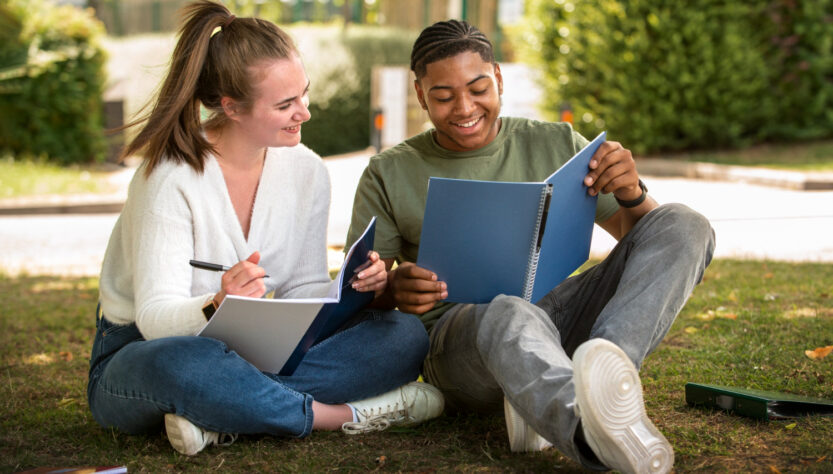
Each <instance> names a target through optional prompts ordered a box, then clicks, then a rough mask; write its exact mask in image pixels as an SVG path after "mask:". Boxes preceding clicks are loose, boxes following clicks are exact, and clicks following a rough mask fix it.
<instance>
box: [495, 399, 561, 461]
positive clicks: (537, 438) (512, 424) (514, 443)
mask: <svg viewBox="0 0 833 474" xmlns="http://www.w3.org/2000/svg"><path fill="white" fill-rule="evenodd" d="M503 416H504V417H505V418H506V432H507V434H508V435H509V450H510V451H512V452H513V453H529V452H536V451H542V450H544V449H546V448H550V447H552V443H550V442H549V441H547V440H546V439H545V438H544V437H543V436H541V435H539V434H538V433H536V432H535V430H533V429H532V427H531V426H529V425H528V424H527V422H526V421H525V420H524V419H523V417H521V415H520V414H519V413H518V412H517V411H515V408H513V407H512V405H511V404H510V403H509V400H507V399H505V398H504V399H503Z"/></svg>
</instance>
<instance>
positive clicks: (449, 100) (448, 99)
mask: <svg viewBox="0 0 833 474" xmlns="http://www.w3.org/2000/svg"><path fill="white" fill-rule="evenodd" d="M451 99H452V98H451V97H437V98H436V99H435V100H436V101H437V102H451Z"/></svg>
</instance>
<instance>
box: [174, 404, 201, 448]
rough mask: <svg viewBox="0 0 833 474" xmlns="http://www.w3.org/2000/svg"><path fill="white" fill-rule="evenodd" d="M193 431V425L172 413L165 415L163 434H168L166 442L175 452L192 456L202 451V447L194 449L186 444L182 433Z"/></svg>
mask: <svg viewBox="0 0 833 474" xmlns="http://www.w3.org/2000/svg"><path fill="white" fill-rule="evenodd" d="M193 429H194V425H193V424H192V423H191V422H190V421H188V420H186V419H185V418H183V417H181V416H178V415H175V414H173V413H167V414H165V432H166V433H167V434H168V441H169V442H170V443H171V446H173V448H174V449H175V450H177V451H178V452H179V453H181V454H184V455H186V456H193V455H195V454H197V453H199V452H200V451H202V447H200V448H199V449H196V446H187V445H188V444H189V443H186V441H185V435H184V433H186V432H190V431H192V430H193Z"/></svg>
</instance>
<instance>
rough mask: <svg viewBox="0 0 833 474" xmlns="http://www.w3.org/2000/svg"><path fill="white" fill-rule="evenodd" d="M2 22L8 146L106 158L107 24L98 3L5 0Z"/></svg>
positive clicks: (54, 155)
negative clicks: (97, 13) (98, 14)
mask: <svg viewBox="0 0 833 474" xmlns="http://www.w3.org/2000/svg"><path fill="white" fill-rule="evenodd" d="M0 23H2V24H0V30H2V33H0V36H2V38H0V39H2V41H0V150H2V151H4V152H9V153H12V154H14V155H16V156H32V157H38V158H46V159H48V160H50V161H53V162H57V163H62V164H67V163H76V162H89V161H95V160H100V159H102V158H103V157H104V153H105V149H106V142H105V138H104V131H103V123H102V92H103V88H104V81H105V76H104V74H105V73H104V64H105V54H104V50H103V49H102V47H101V45H100V39H101V38H102V37H103V35H104V27H103V26H102V24H101V23H100V22H99V21H98V20H96V19H95V18H94V17H93V13H92V11H91V10H80V9H78V8H75V7H72V6H67V5H64V6H56V5H54V4H53V3H51V2H46V1H42V0H0Z"/></svg>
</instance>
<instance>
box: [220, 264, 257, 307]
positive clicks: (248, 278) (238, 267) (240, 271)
mask: <svg viewBox="0 0 833 474" xmlns="http://www.w3.org/2000/svg"><path fill="white" fill-rule="evenodd" d="M259 261H260V252H257V251H256V252H254V253H252V254H251V255H249V257H248V258H247V259H246V260H243V261H240V262H238V263H237V264H235V265H234V266H233V267H231V268H229V269H228V271H226V272H225V273H223V278H222V289H221V290H220V291H219V292H217V294H216V295H214V305H215V306H219V305H220V303H222V302H223V300H224V299H225V298H226V295H238V296H250V297H252V298H260V297H261V296H263V295H265V294H266V284H264V283H263V277H265V276H266V270H264V269H263V268H261V267H259V266H257V263H258V262H259Z"/></svg>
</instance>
